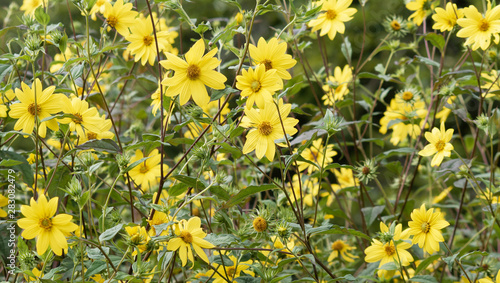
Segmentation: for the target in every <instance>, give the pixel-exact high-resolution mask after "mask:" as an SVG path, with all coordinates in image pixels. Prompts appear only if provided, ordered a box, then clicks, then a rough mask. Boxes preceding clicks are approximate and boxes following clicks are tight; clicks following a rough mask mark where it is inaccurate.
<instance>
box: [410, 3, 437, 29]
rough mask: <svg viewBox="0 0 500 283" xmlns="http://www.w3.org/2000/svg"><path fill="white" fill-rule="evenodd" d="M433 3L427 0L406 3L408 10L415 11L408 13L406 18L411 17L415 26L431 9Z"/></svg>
mask: <svg viewBox="0 0 500 283" xmlns="http://www.w3.org/2000/svg"><path fill="white" fill-rule="evenodd" d="M433 5H434V4H432V3H430V2H429V0H415V1H412V2H409V3H408V4H406V9H408V10H410V11H415V12H414V13H413V14H411V15H410V17H409V18H408V20H411V19H413V23H415V24H416V25H417V26H419V25H421V24H422V22H423V21H424V19H425V17H427V13H428V12H429V10H432V6H433Z"/></svg>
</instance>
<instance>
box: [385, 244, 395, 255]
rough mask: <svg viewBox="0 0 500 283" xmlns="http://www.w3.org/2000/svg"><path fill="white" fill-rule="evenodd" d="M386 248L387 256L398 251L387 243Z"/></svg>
mask: <svg viewBox="0 0 500 283" xmlns="http://www.w3.org/2000/svg"><path fill="white" fill-rule="evenodd" d="M384 249H385V253H386V254H387V256H392V255H393V254H395V253H396V248H395V247H394V246H393V245H387V246H385V248H384Z"/></svg>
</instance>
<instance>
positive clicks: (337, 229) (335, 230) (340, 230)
mask: <svg viewBox="0 0 500 283" xmlns="http://www.w3.org/2000/svg"><path fill="white" fill-rule="evenodd" d="M327 234H339V235H351V236H355V237H359V238H363V239H366V240H368V241H371V240H372V238H371V237H370V236H368V235H366V234H364V233H362V232H359V231H357V230H354V229H350V228H345V227H342V226H338V225H332V228H331V229H328V230H326V231H322V232H318V233H315V235H327Z"/></svg>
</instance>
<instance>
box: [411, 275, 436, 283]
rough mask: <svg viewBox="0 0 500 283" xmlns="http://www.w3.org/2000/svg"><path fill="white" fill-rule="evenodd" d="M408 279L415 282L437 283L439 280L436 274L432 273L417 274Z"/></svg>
mask: <svg viewBox="0 0 500 283" xmlns="http://www.w3.org/2000/svg"><path fill="white" fill-rule="evenodd" d="M408 281H413V282H422V283H437V282H438V281H437V280H436V278H434V276H431V275H415V276H413V277H412V278H410V279H409V280H408Z"/></svg>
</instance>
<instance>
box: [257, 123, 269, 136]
mask: <svg viewBox="0 0 500 283" xmlns="http://www.w3.org/2000/svg"><path fill="white" fill-rule="evenodd" d="M258 129H259V133H260V134H261V135H263V136H269V135H270V134H271V133H272V132H273V126H271V123H269V122H267V121H264V122H262V123H260V125H259V127H258Z"/></svg>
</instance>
